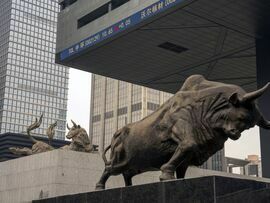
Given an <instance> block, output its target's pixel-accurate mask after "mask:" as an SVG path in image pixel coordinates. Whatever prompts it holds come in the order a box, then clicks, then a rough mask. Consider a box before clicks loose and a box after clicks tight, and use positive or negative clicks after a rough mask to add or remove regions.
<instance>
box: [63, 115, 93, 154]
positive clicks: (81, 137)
mask: <svg viewBox="0 0 270 203" xmlns="http://www.w3.org/2000/svg"><path fill="white" fill-rule="evenodd" d="M71 122H72V124H73V126H72V127H71V128H70V127H69V126H68V124H67V129H68V130H69V132H68V134H67V135H66V138H68V139H71V140H72V141H71V143H70V144H69V145H66V146H64V147H62V149H67V150H73V151H78V152H92V151H94V147H93V145H92V144H91V143H90V140H89V137H88V135H87V132H86V130H85V129H84V128H82V127H81V126H80V125H77V124H76V123H75V122H74V121H73V120H71Z"/></svg>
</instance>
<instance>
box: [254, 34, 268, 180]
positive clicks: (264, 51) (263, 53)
mask: <svg viewBox="0 0 270 203" xmlns="http://www.w3.org/2000/svg"><path fill="white" fill-rule="evenodd" d="M256 52H257V54H256V55H257V84H258V88H260V87H263V86H264V85H265V84H266V83H267V82H270V38H269V39H259V40H256ZM259 106H260V110H261V112H262V113H263V115H264V117H265V118H266V119H268V120H270V90H268V91H267V92H266V93H265V94H264V95H263V96H262V97H261V98H260V99H259ZM260 142H261V159H262V160H261V161H262V176H263V177H265V178H270V147H269V144H270V130H265V129H262V128H260Z"/></svg>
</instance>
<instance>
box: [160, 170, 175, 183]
mask: <svg viewBox="0 0 270 203" xmlns="http://www.w3.org/2000/svg"><path fill="white" fill-rule="evenodd" d="M173 179H175V177H174V173H172V172H162V174H161V175H160V176H159V180H160V181H164V180H173Z"/></svg>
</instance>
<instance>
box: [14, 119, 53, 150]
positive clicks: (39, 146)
mask: <svg viewBox="0 0 270 203" xmlns="http://www.w3.org/2000/svg"><path fill="white" fill-rule="evenodd" d="M42 118H43V115H41V116H40V118H39V119H37V118H36V120H35V122H34V123H32V124H31V125H30V126H29V127H27V131H26V132H27V135H28V137H29V139H30V140H31V141H32V142H33V146H32V148H31V149H30V148H27V147H23V148H20V147H10V148H9V150H10V151H11V152H12V153H14V154H18V155H32V154H37V153H41V152H47V151H51V150H53V149H54V148H53V147H52V146H51V145H50V144H51V140H52V139H53V136H54V134H55V130H54V129H55V127H56V122H55V123H53V124H51V125H50V126H49V128H48V129H47V131H46V135H47V136H48V138H49V144H47V143H45V142H42V141H38V140H36V139H35V138H34V137H32V136H31V134H30V132H31V131H32V130H34V129H36V128H39V127H40V125H41V123H42Z"/></svg>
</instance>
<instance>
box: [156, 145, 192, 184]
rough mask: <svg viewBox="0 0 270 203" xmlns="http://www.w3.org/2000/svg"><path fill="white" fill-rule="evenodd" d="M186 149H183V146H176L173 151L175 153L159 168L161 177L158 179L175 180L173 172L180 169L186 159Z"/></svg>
mask: <svg viewBox="0 0 270 203" xmlns="http://www.w3.org/2000/svg"><path fill="white" fill-rule="evenodd" d="M186 149H188V148H183V146H181V147H180V146H178V147H177V148H176V150H175V153H174V154H173V156H172V157H171V159H170V160H169V161H168V162H167V163H166V164H164V165H162V166H161V168H160V169H161V172H162V174H161V176H160V177H159V179H160V180H161V181H163V180H171V179H175V177H174V172H175V171H176V169H177V167H181V165H182V164H184V162H186V161H187V159H188V153H187V150H186Z"/></svg>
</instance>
